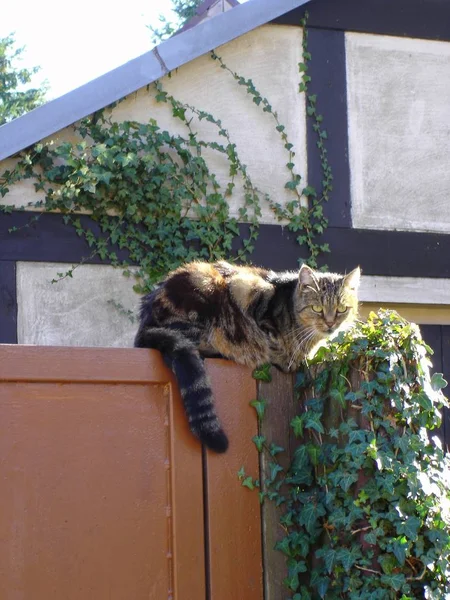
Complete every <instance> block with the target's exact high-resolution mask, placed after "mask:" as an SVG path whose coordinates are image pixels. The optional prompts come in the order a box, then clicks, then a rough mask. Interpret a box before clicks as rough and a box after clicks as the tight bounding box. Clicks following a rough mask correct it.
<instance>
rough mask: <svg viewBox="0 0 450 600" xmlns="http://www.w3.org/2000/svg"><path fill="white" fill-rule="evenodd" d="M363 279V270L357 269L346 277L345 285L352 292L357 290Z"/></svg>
mask: <svg viewBox="0 0 450 600" xmlns="http://www.w3.org/2000/svg"><path fill="white" fill-rule="evenodd" d="M360 279H361V269H360V268H359V267H356V269H353V271H351V272H350V273H349V274H348V275H346V276H345V277H344V285H345V287H348V288H349V289H351V290H357V289H358V286H359V281H360Z"/></svg>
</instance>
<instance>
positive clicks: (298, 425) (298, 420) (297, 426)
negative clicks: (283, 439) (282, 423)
mask: <svg viewBox="0 0 450 600" xmlns="http://www.w3.org/2000/svg"><path fill="white" fill-rule="evenodd" d="M305 414H306V413H303V414H301V415H297V416H296V417H294V418H293V419H292V421H291V427H292V429H293V430H294V435H295V436H296V437H303V424H304V421H305Z"/></svg>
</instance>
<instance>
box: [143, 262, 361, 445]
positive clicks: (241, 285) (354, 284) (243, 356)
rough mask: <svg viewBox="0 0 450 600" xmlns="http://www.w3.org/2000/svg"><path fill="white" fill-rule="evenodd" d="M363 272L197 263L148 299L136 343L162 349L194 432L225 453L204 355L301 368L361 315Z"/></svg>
mask: <svg viewBox="0 0 450 600" xmlns="http://www.w3.org/2000/svg"><path fill="white" fill-rule="evenodd" d="M359 277H360V270H359V268H357V269H355V270H354V271H352V272H351V273H350V274H348V275H345V276H344V275H337V274H334V273H321V272H318V271H314V270H312V269H311V268H309V267H307V266H306V265H303V266H302V267H301V269H300V271H299V272H298V273H291V272H285V273H275V272H273V271H267V270H265V269H260V268H256V267H239V266H235V265H231V264H229V263H227V262H225V261H220V262H216V263H213V264H208V263H203V262H194V263H189V264H186V265H184V266H182V267H180V268H178V269H176V270H175V271H173V272H172V273H170V274H169V275H168V276H167V278H166V279H165V280H164V281H163V282H162V283H161V284H160V285H159V287H158V288H157V289H156V290H155V291H153V292H151V293H150V294H148V295H147V296H145V297H144V298H143V300H142V305H141V313H140V326H139V330H138V332H137V335H136V339H135V346H137V347H139V348H155V349H157V350H160V351H161V353H162V355H163V358H164V360H165V362H166V364H167V365H168V366H169V367H170V369H171V370H172V371H173V372H174V373H175V376H176V378H177V380H178V384H179V387H180V391H181V396H182V399H183V403H184V407H185V410H186V414H187V418H188V420H189V424H190V428H191V431H192V432H193V433H194V434H195V435H196V436H197V437H198V438H199V439H200V440H201V441H202V442H203V443H204V444H206V445H207V446H208V447H209V448H211V449H212V450H215V451H216V452H225V450H226V449H227V447H228V439H227V437H226V435H225V433H224V431H223V429H222V427H221V425H220V422H219V420H218V418H217V415H216V412H215V409H214V401H213V396H212V392H211V387H210V384H209V381H208V378H207V375H206V372H205V367H204V364H203V359H202V357H205V356H206V357H207V356H216V357H217V356H221V357H225V358H229V359H231V360H234V361H236V362H237V363H241V364H244V365H247V366H249V367H252V368H254V367H256V366H259V365H262V364H264V363H268V362H270V363H272V364H274V365H275V366H276V367H278V368H279V369H281V370H283V371H287V372H289V371H294V370H296V369H297V368H298V367H299V365H300V363H301V361H302V360H303V359H304V358H305V357H306V356H307V354H308V353H309V352H310V350H311V349H312V347H313V346H314V345H316V344H317V343H318V342H320V340H322V339H324V338H326V337H329V336H330V335H331V334H332V333H334V332H335V331H336V330H337V329H338V328H340V327H341V326H342V325H343V324H344V323H347V322H349V321H351V320H353V319H354V318H355V316H356V314H357V308H358V301H357V288H358V284H359ZM313 306H314V308H315V311H316V312H315V311H314V310H313V308H312V307H313ZM321 307H322V308H323V312H321V313H319V312H317V311H318V309H319V308H321ZM338 308H340V310H341V311H342V310H343V309H344V308H345V312H338Z"/></svg>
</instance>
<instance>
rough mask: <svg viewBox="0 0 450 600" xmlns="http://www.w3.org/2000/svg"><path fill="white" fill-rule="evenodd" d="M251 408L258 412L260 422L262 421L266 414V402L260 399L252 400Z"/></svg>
mask: <svg viewBox="0 0 450 600" xmlns="http://www.w3.org/2000/svg"><path fill="white" fill-rule="evenodd" d="M250 406H253V408H254V409H255V410H256V414H257V415H258V420H259V421H262V419H263V417H264V412H265V410H266V401H265V400H263V399H262V398H260V399H259V400H252V401H251V402H250Z"/></svg>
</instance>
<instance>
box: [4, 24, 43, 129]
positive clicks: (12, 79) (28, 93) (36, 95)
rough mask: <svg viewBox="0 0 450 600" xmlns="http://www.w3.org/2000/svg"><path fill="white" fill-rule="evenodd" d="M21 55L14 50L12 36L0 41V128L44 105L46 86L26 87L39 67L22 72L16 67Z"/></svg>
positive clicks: (15, 48) (14, 41) (19, 51)
mask: <svg viewBox="0 0 450 600" xmlns="http://www.w3.org/2000/svg"><path fill="white" fill-rule="evenodd" d="M23 51H24V48H18V47H17V46H16V40H15V39H14V34H10V35H8V36H7V37H5V38H0V125H3V124H4V123H7V122H8V121H12V119H15V118H16V117H20V115H23V114H24V113H26V112H29V111H30V110H32V109H33V108H36V106H40V105H41V104H43V103H44V102H45V94H46V92H47V86H46V84H42V85H41V86H40V87H29V85H28V84H30V83H31V80H32V78H33V76H34V75H36V73H38V72H39V70H40V67H32V68H31V69H26V68H21V66H20V65H18V64H17V63H18V61H19V60H20V58H21V54H22V53H23Z"/></svg>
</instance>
